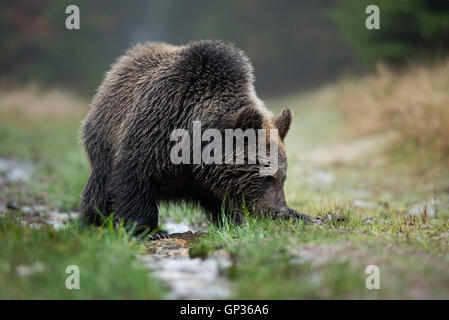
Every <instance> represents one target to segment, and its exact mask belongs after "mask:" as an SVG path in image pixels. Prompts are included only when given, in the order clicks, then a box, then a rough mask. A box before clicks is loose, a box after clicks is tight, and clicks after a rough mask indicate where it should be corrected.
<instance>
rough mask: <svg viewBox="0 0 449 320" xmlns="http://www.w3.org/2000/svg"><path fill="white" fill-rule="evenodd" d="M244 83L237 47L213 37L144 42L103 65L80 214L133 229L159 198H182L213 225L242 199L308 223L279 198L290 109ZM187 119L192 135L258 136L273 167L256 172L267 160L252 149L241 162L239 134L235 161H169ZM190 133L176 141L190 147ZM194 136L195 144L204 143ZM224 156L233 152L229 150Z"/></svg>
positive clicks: (146, 221) (145, 224)
mask: <svg viewBox="0 0 449 320" xmlns="http://www.w3.org/2000/svg"><path fill="white" fill-rule="evenodd" d="M253 82H254V78H253V69H252V66H251V64H250V62H249V60H248V58H247V57H246V56H245V54H244V53H243V52H242V51H240V50H238V49H236V48H235V47H234V46H233V45H231V44H228V43H224V42H221V41H197V42H191V43H189V44H187V45H184V46H172V45H168V44H165V43H154V42H149V43H146V44H142V45H137V46H135V47H134V48H132V49H130V50H129V51H128V52H126V54H125V55H123V56H122V57H120V58H119V59H118V60H117V61H116V62H115V63H114V64H113V65H112V67H111V69H110V71H109V72H107V74H106V76H105V78H104V80H103V82H102V84H101V85H100V87H99V89H98V91H97V93H96V95H95V96H94V98H93V101H92V104H91V108H90V111H89V113H88V115H87V116H86V119H85V120H84V122H83V126H82V132H81V135H82V143H83V145H84V148H85V150H86V153H87V156H88V160H89V163H90V167H91V175H90V178H89V180H88V181H87V184H86V186H85V188H84V190H83V194H82V203H81V212H82V219H83V220H84V221H85V222H86V223H90V224H95V225H99V224H100V223H101V222H102V216H106V217H107V216H109V215H111V214H114V219H117V220H122V219H123V220H124V221H125V223H126V225H128V226H129V225H131V226H133V230H134V233H135V234H139V233H141V232H143V231H148V230H149V231H156V229H157V227H158V204H159V203H162V202H187V203H193V204H198V205H199V206H201V207H202V208H203V209H204V211H205V212H206V213H207V214H208V215H209V217H210V218H211V219H212V220H213V221H214V222H219V221H221V220H220V219H221V214H223V212H227V214H229V215H231V217H232V218H233V219H235V221H241V220H242V217H243V214H242V212H243V209H242V207H243V206H245V207H246V209H245V210H246V211H247V212H249V213H250V214H262V215H267V216H272V217H276V218H290V217H293V218H299V219H303V220H306V221H309V220H310V219H309V217H308V216H306V215H303V214H300V213H298V212H296V211H295V210H293V209H291V208H289V207H288V206H287V203H286V201H285V194H284V181H285V179H286V173H287V153H286V149H285V145H284V142H283V141H284V138H285V136H286V134H287V132H288V130H289V128H290V124H291V122H292V116H293V114H292V111H291V110H290V109H284V110H283V111H282V112H281V114H280V115H279V116H277V117H276V116H274V115H273V114H272V113H271V112H270V111H268V110H267V109H266V108H265V106H264V103H263V102H262V101H261V100H260V99H259V98H258V97H257V95H256V93H255V89H254V84H253ZM194 123H200V124H201V133H205V132H206V131H207V130H208V129H215V130H216V131H215V132H218V133H219V134H220V135H222V137H223V139H222V141H223V142H224V141H225V138H226V137H225V135H226V132H227V130H229V129H233V130H238V129H240V130H242V131H244V132H247V130H259V132H263V134H262V135H264V134H265V133H266V135H265V136H264V137H263V138H264V141H265V142H266V144H267V145H266V150H270V154H272V155H275V154H276V155H277V158H276V159H275V160H276V161H275V163H276V168H275V169H276V170H273V172H271V173H269V174H261V171H260V169H261V168H263V167H266V166H267V162H266V161H263V159H262V158H263V157H261V156H260V154H257V159H256V161H255V162H254V161H253V162H251V163H250V161H247V160H248V159H249V157H250V150H253V149H252V148H251V147H252V146H251V145H250V143H249V142H248V141H249V140H243V141H244V145H243V149H241V150H243V152H241V153H240V154H241V155H242V154H243V159H244V160H245V161H243V163H241V162H240V163H239V162H236V163H229V162H226V161H223V162H222V163H208V164H204V163H203V162H201V163H198V162H197V161H192V159H194V158H195V155H192V154H187V155H183V156H186V157H185V159H187V160H190V162H183V163H174V161H172V156H173V153H172V152H173V150H172V149H173V147H174V146H175V145H176V144H177V143H179V141H178V140H179V139H178V140H176V139H175V140H173V132H174V130H180V129H181V130H184V131H183V132H186V133H188V134H190V135H192V134H194V132H195V128H194ZM260 129H264V130H265V131H263V130H262V131H260ZM273 130H275V133H276V134H272V132H273ZM178 138H179V137H178ZM215 138H216V139H218V138H220V136H218V137H217V136H215ZM193 140H194V139H190V140H189V139H187V140H185V141H187V142H185V144H184V146H186V147H191V148H187V149H185V150H189V151H188V152H190V153H193V152H194V151H195V146H194V143H195V142H194V141H193ZM203 140H204V136H203V139H201V141H200V147H204V146H206V145H207V143H208V142H209V141H203ZM206 140H207V139H206ZM218 140H220V139H218ZM218 140H217V141H218ZM245 141H246V142H245ZM186 144H187V145H186ZM223 144H224V143H223ZM257 145H258V146H259V145H260V141H259V140H258V141H257ZM192 146H193V147H192ZM272 146H274V147H275V149H270V148H271V147H272ZM223 150H224V147H223ZM271 150H274V151H276V152H274V153H273V152H272V151H271ZM221 151H222V150H221V147H220V146H219V147H218V149H214V150H213V156H212V157H214V159H218V160H221V159H223V160H224V158H225V157H226V156H229V154H228V153H226V152H221ZM203 152H204V149H203ZM211 154H212V153H211ZM230 156H231V158H232V159H235V158H236V157H237V152H234V153H232V154H231V155H230ZM228 160H229V159H228ZM164 237H168V234H167V233H166V232H164V231H157V232H153V233H152V239H159V238H164Z"/></svg>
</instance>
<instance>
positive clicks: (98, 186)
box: [80, 168, 110, 226]
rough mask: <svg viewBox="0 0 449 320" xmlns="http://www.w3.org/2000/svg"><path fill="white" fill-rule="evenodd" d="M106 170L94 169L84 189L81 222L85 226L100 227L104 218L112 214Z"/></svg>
mask: <svg viewBox="0 0 449 320" xmlns="http://www.w3.org/2000/svg"><path fill="white" fill-rule="evenodd" d="M105 169H106V168H103V169H93V170H92V173H91V175H90V177H89V180H88V181H87V184H86V186H85V187H84V190H83V194H82V201H81V207H80V210H81V213H82V216H81V220H82V222H83V223H84V224H94V225H97V226H99V225H101V223H102V222H103V217H106V216H108V215H109V213H110V208H109V196H108V194H107V192H106V181H107V172H106V170H105ZM102 215H103V217H102Z"/></svg>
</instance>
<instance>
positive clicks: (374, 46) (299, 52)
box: [0, 0, 449, 97]
mask: <svg viewBox="0 0 449 320" xmlns="http://www.w3.org/2000/svg"><path fill="white" fill-rule="evenodd" d="M69 4H76V5H78V6H79V8H80V12H81V28H80V30H72V31H70V30H67V29H66V28H65V19H66V17H67V14H65V8H66V6H67V5H69ZM369 4H377V5H379V6H380V7H381V8H382V10H381V17H382V18H381V21H382V22H381V29H380V30H377V31H368V30H367V29H366V28H365V27H364V25H365V19H366V17H367V16H368V15H367V14H366V13H365V8H366V7H367V6H368V5H369ZM208 38H212V39H223V40H227V41H231V42H233V43H235V44H236V45H237V46H238V47H240V48H242V49H244V50H245V51H246V52H247V54H248V56H249V57H250V59H251V60H252V62H253V64H254V66H255V70H256V71H255V72H256V79H257V89H258V91H259V94H261V95H262V96H265V97H266V96H269V95H279V94H284V93H289V92H296V91H298V90H303V89H307V88H310V87H314V86H317V85H321V84H323V83H326V82H330V81H333V80H335V79H337V78H338V77H341V76H342V75H345V74H348V73H351V74H353V73H358V72H360V71H365V70H369V69H370V68H371V67H372V66H373V65H374V63H375V62H376V61H378V60H385V61H388V62H391V63H394V64H396V65H401V64H403V63H405V62H407V61H409V60H410V59H420V58H422V57H426V58H428V57H429V55H430V56H432V57H433V56H440V55H443V54H445V53H446V52H447V50H448V49H449V1H445V0H410V1H400V0H397V1H390V0H382V1H365V0H361V1H337V0H314V1H270V0H258V1H253V0H244V1H240V0H230V1H226V2H218V1H203V0H190V1H176V0H164V1H161V0H133V1H130V2H126V3H124V2H123V1H119V0H96V1H88V0H84V1H83V0H81V1H79V0H78V1H75V0H70V1H67V0H58V1H56V0H3V1H2V3H1V5H0V43H1V44H2V50H1V51H0V65H1V68H0V77H1V79H2V80H5V79H7V81H9V82H11V81H16V82H29V81H36V82H39V83H41V84H44V85H51V86H55V85H56V86H58V87H68V88H70V89H75V90H77V91H79V92H83V93H85V94H88V95H90V94H92V93H93V92H94V90H95V88H96V87H97V86H98V84H99V83H100V81H101V78H102V76H103V74H104V72H105V71H106V70H107V68H108V66H109V65H110V64H111V63H112V62H113V61H114V59H115V58H116V57H117V56H119V55H120V54H122V53H123V52H124V51H125V50H126V49H128V48H129V47H130V46H132V45H133V44H136V43H138V42H142V41H148V40H152V41H164V42H169V43H173V44H185V43H187V42H188V41H191V40H197V39H208Z"/></svg>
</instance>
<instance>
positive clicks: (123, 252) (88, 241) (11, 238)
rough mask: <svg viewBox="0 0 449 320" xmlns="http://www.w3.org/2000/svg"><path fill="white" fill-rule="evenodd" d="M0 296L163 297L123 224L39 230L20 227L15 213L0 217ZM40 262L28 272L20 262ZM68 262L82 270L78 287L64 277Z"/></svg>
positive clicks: (27, 264) (140, 247)
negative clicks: (74, 287) (27, 273)
mask: <svg viewBox="0 0 449 320" xmlns="http://www.w3.org/2000/svg"><path fill="white" fill-rule="evenodd" d="M0 241H1V242H2V246H0V283H1V284H2V285H1V288H0V299H161V298H163V294H164V288H163V287H162V286H161V284H160V283H159V282H157V281H156V280H154V278H153V277H150V276H149V274H148V273H149V271H148V269H146V268H144V266H143V265H141V263H140V262H139V261H138V260H137V259H136V258H135V255H136V254H139V253H142V252H143V251H144V246H143V244H139V243H137V242H136V241H134V240H130V239H129V237H128V236H127V234H126V233H125V231H124V230H123V229H122V228H121V229H118V230H114V228H110V227H109V226H105V227H102V228H99V229H97V230H87V229H84V230H83V229H81V228H80V227H79V226H78V225H77V224H76V223H74V222H72V223H71V224H70V225H69V226H68V227H67V228H65V229H62V230H54V229H52V228H49V227H43V228H41V229H39V230H37V229H33V228H27V227H23V226H22V225H21V223H20V220H19V219H17V217H11V216H10V215H5V216H4V217H2V218H0ZM36 264H39V265H41V268H40V270H37V271H36V272H34V273H31V274H29V275H26V274H25V275H24V274H21V272H20V271H19V270H20V269H21V268H33V266H34V265H36ZM69 265H76V266H77V267H78V268H79V272H80V289H79V290H69V289H67V287H66V285H65V283H66V279H67V277H68V276H69V275H70V274H66V268H67V266H69Z"/></svg>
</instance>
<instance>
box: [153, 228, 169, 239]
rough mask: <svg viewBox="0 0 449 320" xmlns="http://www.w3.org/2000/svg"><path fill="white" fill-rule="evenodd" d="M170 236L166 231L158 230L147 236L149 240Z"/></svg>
mask: <svg viewBox="0 0 449 320" xmlns="http://www.w3.org/2000/svg"><path fill="white" fill-rule="evenodd" d="M168 238H170V235H169V234H168V232H167V231H163V230H159V231H157V232H156V233H154V234H152V235H151V236H150V238H149V240H150V241H154V240H161V239H168Z"/></svg>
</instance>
